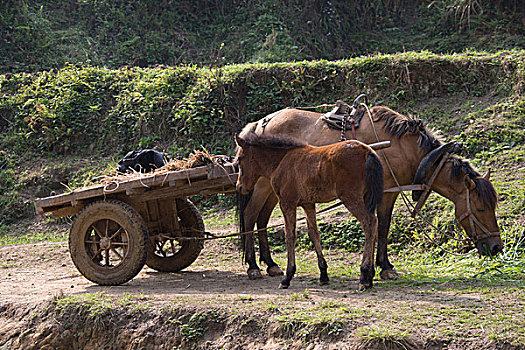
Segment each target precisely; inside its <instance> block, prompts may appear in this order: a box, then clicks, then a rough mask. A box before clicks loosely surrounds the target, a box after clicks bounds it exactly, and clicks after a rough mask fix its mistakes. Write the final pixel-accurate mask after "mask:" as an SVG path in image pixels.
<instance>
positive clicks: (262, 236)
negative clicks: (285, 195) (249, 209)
mask: <svg viewBox="0 0 525 350" xmlns="http://www.w3.org/2000/svg"><path fill="white" fill-rule="evenodd" d="M277 202H278V199H277V196H276V195H275V193H273V191H272V193H270V195H269V196H268V199H267V200H266V203H265V204H264V206H263V208H262V210H261V212H260V213H259V217H258V218H257V235H258V236H259V250H260V253H261V261H263V262H264V263H266V265H267V266H268V267H267V268H266V272H267V273H268V275H270V276H282V275H283V270H281V268H280V267H279V265H277V264H276V263H275V262H274V261H273V259H272V256H271V254H270V244H269V243H268V230H267V229H266V228H267V227H268V222H269V221H270V217H271V216H272V211H273V209H274V208H275V206H276V205H277Z"/></svg>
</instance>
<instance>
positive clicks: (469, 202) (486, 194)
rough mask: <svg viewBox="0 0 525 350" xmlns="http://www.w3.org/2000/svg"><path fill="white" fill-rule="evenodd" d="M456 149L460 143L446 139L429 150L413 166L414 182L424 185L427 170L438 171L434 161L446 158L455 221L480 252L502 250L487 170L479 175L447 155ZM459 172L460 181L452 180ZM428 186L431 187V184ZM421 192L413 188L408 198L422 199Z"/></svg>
mask: <svg viewBox="0 0 525 350" xmlns="http://www.w3.org/2000/svg"><path fill="white" fill-rule="evenodd" d="M459 151H461V145H459V144H454V143H453V142H449V143H446V144H444V145H441V146H440V147H438V148H436V149H434V150H432V151H431V152H429V153H428V154H427V155H426V156H425V157H424V158H423V160H422V161H421V163H420V165H419V167H418V169H417V172H416V175H415V177H414V184H425V183H426V182H427V178H428V177H429V173H430V170H431V169H434V172H436V171H437V172H439V171H440V169H437V167H436V164H437V163H438V161H439V160H441V159H443V157H447V159H450V161H451V163H452V167H451V181H449V186H450V187H454V193H455V195H454V197H453V198H450V199H451V200H452V201H453V202H454V204H455V217H456V220H457V221H458V223H459V225H460V226H461V227H462V228H463V229H464V230H465V232H466V233H467V235H468V236H469V238H470V239H471V240H472V241H473V242H474V244H475V245H476V248H477V250H478V252H479V253H480V254H481V255H496V254H497V253H499V252H500V251H501V250H502V249H503V243H502V241H501V236H500V232H499V227H498V224H497V222H496V213H495V209H496V204H497V194H496V191H495V190H494V187H493V186H492V184H491V183H490V171H489V172H487V174H485V176H479V174H478V173H477V172H476V171H475V170H474V169H472V167H471V166H470V164H469V163H468V162H467V161H462V160H460V159H458V158H454V157H450V158H449V156H450V155H452V154H453V153H459ZM447 159H445V160H447ZM460 175H463V178H462V179H460V181H454V180H456V179H458V178H460ZM432 177H435V176H432ZM432 177H431V178H432ZM461 180H463V181H461ZM430 181H432V180H430ZM428 185H429V186H432V183H430V184H428ZM422 194H423V191H419V190H418V191H413V193H412V199H413V200H415V201H418V200H420V199H421V200H423V201H424V200H426V198H421V196H422ZM427 195H428V193H427Z"/></svg>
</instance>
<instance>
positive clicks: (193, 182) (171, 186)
mask: <svg viewBox="0 0 525 350" xmlns="http://www.w3.org/2000/svg"><path fill="white" fill-rule="evenodd" d="M137 176H139V177H130V176H125V175H123V176H120V177H116V178H114V179H113V180H112V181H110V182H107V183H104V184H98V185H93V186H89V187H85V188H80V189H76V190H74V191H72V192H69V193H64V194H60V195H56V196H51V197H46V198H41V199H36V200H35V208H36V212H37V214H39V215H44V214H46V213H51V214H52V215H53V216H54V217H63V216H69V215H73V214H76V213H78V212H79V211H80V210H81V209H82V208H83V207H84V206H85V205H86V204H88V203H89V202H91V201H93V200H98V199H104V198H122V196H129V197H137V199H139V200H140V199H142V200H151V199H161V198H170V197H173V198H179V197H186V196H191V195H196V194H202V195H211V194H216V193H233V192H235V182H236V181H237V169H236V168H235V167H234V166H233V165H232V164H226V165H224V166H222V165H207V166H202V167H197V168H190V169H184V170H177V171H169V172H167V173H163V174H140V175H137Z"/></svg>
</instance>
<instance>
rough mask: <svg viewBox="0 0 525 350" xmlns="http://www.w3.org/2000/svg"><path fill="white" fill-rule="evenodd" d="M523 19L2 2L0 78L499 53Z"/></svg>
mask: <svg viewBox="0 0 525 350" xmlns="http://www.w3.org/2000/svg"><path fill="white" fill-rule="evenodd" d="M468 6H473V7H474V8H473V9H472V11H470V14H469V16H465V17H463V16H461V15H460V14H461V13H462V11H463V10H464V9H468ZM524 16H525V9H524V8H523V6H522V4H520V1H516V0H492V1H484V2H480V1H451V0H438V1H426V0H418V1H413V0H396V1H379V0H375V1H366V2H363V1H309V2H304V1H284V0H279V1H275V0H264V1H257V2H246V1H237V0H220V1H209V0H194V1H176V2H173V1H167V0H163V1H156V2H153V3H152V2H149V1H140V0H137V1H134V2H133V3H129V2H128V1H111V0H98V1H77V0H59V1H58V0H51V1H50V0H46V1H42V0H5V1H2V3H0V72H10V73H12V72H19V71H40V70H49V69H52V68H54V69H57V68H58V69H60V68H61V67H63V66H64V64H65V63H66V62H71V63H74V64H80V63H86V62H91V63H92V64H95V65H104V66H107V67H113V68H119V67H121V66H123V65H134V66H137V65H138V66H148V65H155V64H165V65H177V64H181V63H204V64H217V63H221V64H222V63H223V62H225V63H237V62H278V61H291V60H303V59H308V60H311V59H320V58H322V59H329V60H335V59H342V58H348V57H355V56H361V55H365V54H371V53H376V52H383V53H391V52H400V51H411V50H416V51H419V50H423V49H427V50H431V51H433V52H438V53H448V52H460V51H463V50H465V49H468V48H470V49H477V50H488V51H496V50H502V49H512V48H524V47H525V39H524V37H525V33H524V26H523V19H524V18H525V17H524Z"/></svg>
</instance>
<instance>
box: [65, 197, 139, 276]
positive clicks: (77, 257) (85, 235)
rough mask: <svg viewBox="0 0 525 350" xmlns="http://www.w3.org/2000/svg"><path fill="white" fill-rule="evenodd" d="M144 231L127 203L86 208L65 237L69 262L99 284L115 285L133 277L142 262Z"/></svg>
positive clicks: (94, 204)
mask: <svg viewBox="0 0 525 350" xmlns="http://www.w3.org/2000/svg"><path fill="white" fill-rule="evenodd" d="M147 243H148V232H147V229H146V225H145V223H144V220H143V219H142V217H141V216H140V215H139V214H138V213H137V212H136V211H135V210H134V209H133V208H132V207H130V206H129V205H128V204H126V203H123V202H120V201H117V200H107V201H99V202H94V203H91V204H89V205H88V206H86V207H85V208H84V209H83V210H82V211H81V212H80V213H79V214H78V216H77V217H76V219H75V221H74V222H73V226H71V232H70V235H69V251H70V252H71V258H72V260H73V263H74V264H75V266H76V267H77V269H78V270H79V271H80V273H81V274H82V275H84V277H86V278H87V279H88V280H90V281H92V282H95V283H98V284H100V285H119V284H122V283H125V282H127V281H129V280H131V279H132V278H133V277H135V276H136V275H137V274H138V273H139V272H140V270H141V269H142V267H143V266H144V262H145V261H146V257H147V254H148V250H147Z"/></svg>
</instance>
